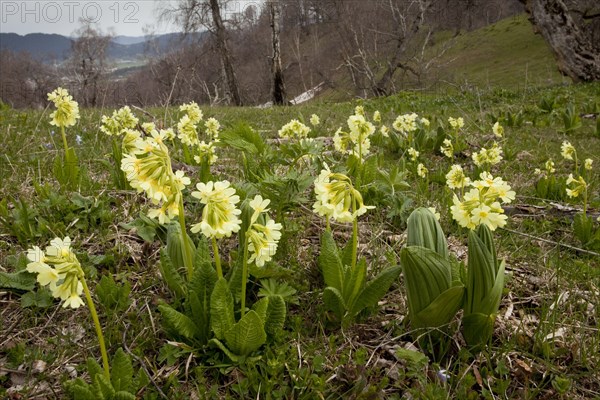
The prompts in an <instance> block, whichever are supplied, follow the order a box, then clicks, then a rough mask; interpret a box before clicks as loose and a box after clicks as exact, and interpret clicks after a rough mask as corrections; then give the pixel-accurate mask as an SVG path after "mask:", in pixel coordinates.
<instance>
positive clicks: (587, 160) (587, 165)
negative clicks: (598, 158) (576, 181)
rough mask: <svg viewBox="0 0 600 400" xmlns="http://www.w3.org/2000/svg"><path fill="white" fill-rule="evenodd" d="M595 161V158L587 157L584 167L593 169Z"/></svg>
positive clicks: (589, 169)
mask: <svg viewBox="0 0 600 400" xmlns="http://www.w3.org/2000/svg"><path fill="white" fill-rule="evenodd" d="M593 163H594V160H592V159H591V158H586V159H585V161H584V162H583V167H584V168H585V169H587V170H588V171H591V170H592V164H593Z"/></svg>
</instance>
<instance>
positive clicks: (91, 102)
mask: <svg viewBox="0 0 600 400" xmlns="http://www.w3.org/2000/svg"><path fill="white" fill-rule="evenodd" d="M81 23H82V25H81V27H80V28H79V29H78V30H77V32H76V38H75V39H74V40H73V42H72V44H71V50H72V54H71V59H70V62H69V65H70V66H71V68H72V71H73V73H74V76H75V79H76V81H77V83H78V87H79V98H80V101H81V102H82V103H83V105H84V106H91V107H95V106H96V105H98V103H99V97H100V89H101V88H100V86H101V84H102V83H103V80H104V78H105V77H106V73H107V71H108V65H107V56H108V47H109V45H110V42H111V37H110V36H108V35H104V34H103V33H102V31H101V30H100V29H99V28H97V27H95V26H94V24H93V23H91V22H90V21H89V20H82V21H81Z"/></svg>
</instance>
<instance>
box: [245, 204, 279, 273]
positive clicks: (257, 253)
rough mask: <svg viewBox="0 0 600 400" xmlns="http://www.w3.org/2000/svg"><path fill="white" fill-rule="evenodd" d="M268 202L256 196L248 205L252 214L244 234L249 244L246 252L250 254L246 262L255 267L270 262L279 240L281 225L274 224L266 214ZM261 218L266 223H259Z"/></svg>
mask: <svg viewBox="0 0 600 400" xmlns="http://www.w3.org/2000/svg"><path fill="white" fill-rule="evenodd" d="M270 202H271V201H270V200H269V199H263V198H262V196H260V195H257V196H255V197H254V199H253V200H252V201H250V203H249V204H250V207H251V208H252V209H253V210H254V213H253V214H252V217H251V218H250V229H249V230H248V232H246V235H247V237H248V242H249V244H248V251H249V252H250V253H251V255H250V258H249V259H248V262H254V263H255V264H256V266H257V267H262V266H264V265H265V263H266V262H268V261H271V259H272V258H273V256H274V255H275V253H277V245H278V243H279V239H281V224H279V223H275V221H274V220H272V219H271V218H269V216H268V215H267V214H266V213H267V212H268V211H269V209H268V208H267V207H268V206H269V203H270ZM263 214H264V216H263ZM261 217H263V218H262V219H264V220H266V222H264V223H262V221H261V222H259V220H260V219H261Z"/></svg>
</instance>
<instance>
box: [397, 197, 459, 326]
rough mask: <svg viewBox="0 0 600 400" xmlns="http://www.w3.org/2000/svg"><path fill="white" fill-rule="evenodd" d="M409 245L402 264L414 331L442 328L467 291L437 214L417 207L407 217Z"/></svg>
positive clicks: (402, 255) (454, 312) (452, 315)
mask: <svg viewBox="0 0 600 400" xmlns="http://www.w3.org/2000/svg"><path fill="white" fill-rule="evenodd" d="M407 223H408V229H407V236H408V237H407V243H408V247H405V248H404V249H402V252H401V253H400V261H401V263H402V269H403V273H404V278H405V281H406V291H407V296H408V309H409V315H410V320H411V323H412V324H413V326H414V327H415V328H439V327H442V326H444V325H446V324H448V323H449V322H450V320H451V319H452V318H453V317H454V315H455V314H456V312H457V311H458V310H459V308H460V306H461V305H462V302H463V297H464V292H465V288H464V285H463V284H462V282H460V280H459V279H458V277H459V276H460V272H459V271H453V269H458V265H456V264H455V263H452V262H451V261H450V259H449V257H448V244H447V242H446V237H445V236H444V232H443V230H442V227H441V226H440V224H439V222H438V221H437V220H436V218H435V215H434V214H433V213H432V212H431V211H430V210H428V209H427V208H418V209H416V210H415V211H413V213H412V214H411V215H410V217H409V218H408V221H407Z"/></svg>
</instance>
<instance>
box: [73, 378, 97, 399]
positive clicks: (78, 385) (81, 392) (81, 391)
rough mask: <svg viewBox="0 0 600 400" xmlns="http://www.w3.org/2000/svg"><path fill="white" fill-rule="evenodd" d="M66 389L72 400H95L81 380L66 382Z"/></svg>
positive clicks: (87, 386)
mask: <svg viewBox="0 0 600 400" xmlns="http://www.w3.org/2000/svg"><path fill="white" fill-rule="evenodd" d="M67 388H68V389H67V390H69V392H70V393H71V396H73V400H96V397H95V396H94V395H93V393H92V391H91V388H90V386H89V385H88V384H87V383H85V382H84V381H83V379H81V378H77V379H75V380H74V381H73V382H68V386H67Z"/></svg>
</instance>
